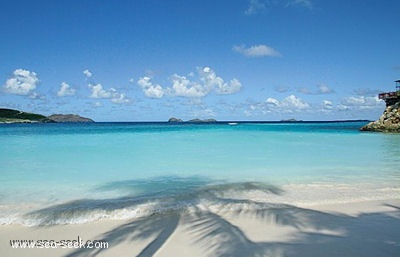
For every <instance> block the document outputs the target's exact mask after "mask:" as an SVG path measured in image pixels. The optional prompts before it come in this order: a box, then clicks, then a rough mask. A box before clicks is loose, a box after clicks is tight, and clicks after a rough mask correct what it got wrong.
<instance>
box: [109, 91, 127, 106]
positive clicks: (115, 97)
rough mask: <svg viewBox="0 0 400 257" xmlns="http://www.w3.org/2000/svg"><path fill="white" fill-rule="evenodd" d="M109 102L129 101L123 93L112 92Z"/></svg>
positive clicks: (122, 102) (123, 102) (120, 102)
mask: <svg viewBox="0 0 400 257" xmlns="http://www.w3.org/2000/svg"><path fill="white" fill-rule="evenodd" d="M111 102H113V103H116V104H125V103H129V102H130V100H129V99H128V98H127V97H126V95H125V94H123V93H117V92H115V93H114V94H113V97H112V98H111Z"/></svg>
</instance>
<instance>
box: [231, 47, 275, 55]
mask: <svg viewBox="0 0 400 257" xmlns="http://www.w3.org/2000/svg"><path fill="white" fill-rule="evenodd" d="M232 50H233V51H235V52H238V53H240V54H242V55H244V56H247V57H264V56H269V57H279V56H281V54H280V53H279V52H278V51H276V50H275V49H273V48H272V47H270V46H267V45H254V46H251V47H246V46H245V45H241V46H234V47H233V48H232Z"/></svg>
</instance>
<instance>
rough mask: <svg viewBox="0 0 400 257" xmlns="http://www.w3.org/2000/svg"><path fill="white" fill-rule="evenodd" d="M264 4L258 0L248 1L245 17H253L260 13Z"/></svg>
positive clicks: (263, 8) (264, 6)
mask: <svg viewBox="0 0 400 257" xmlns="http://www.w3.org/2000/svg"><path fill="white" fill-rule="evenodd" d="M265 8H266V4H265V2H264V1H262V0H261V1H260V0H250V1H249V6H248V8H247V9H246V11H245V12H244V13H245V14H246V15H253V14H256V13H258V12H260V11H263V10H265Z"/></svg>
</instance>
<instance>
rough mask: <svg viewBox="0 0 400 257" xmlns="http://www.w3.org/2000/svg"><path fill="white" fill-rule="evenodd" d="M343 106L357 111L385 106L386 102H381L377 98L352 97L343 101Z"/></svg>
mask: <svg viewBox="0 0 400 257" xmlns="http://www.w3.org/2000/svg"><path fill="white" fill-rule="evenodd" d="M341 104H342V105H343V106H346V107H348V108H356V109H373V108H376V107H379V108H380V107H381V106H382V105H384V101H382V100H380V99H379V98H378V97H377V96H373V97H371V96H358V97H355V96H350V97H346V98H344V99H343V101H342V103H341Z"/></svg>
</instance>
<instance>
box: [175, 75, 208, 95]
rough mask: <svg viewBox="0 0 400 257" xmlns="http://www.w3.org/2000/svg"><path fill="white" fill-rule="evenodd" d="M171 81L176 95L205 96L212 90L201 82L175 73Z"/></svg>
mask: <svg viewBox="0 0 400 257" xmlns="http://www.w3.org/2000/svg"><path fill="white" fill-rule="evenodd" d="M171 81H172V92H173V95H175V96H183V97H203V96H205V95H207V94H208V93H209V91H210V90H209V89H207V88H206V87H204V86H202V85H200V84H199V83H196V82H192V81H190V80H189V79H187V78H186V77H185V76H179V75H177V74H174V75H172V77H171Z"/></svg>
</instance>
